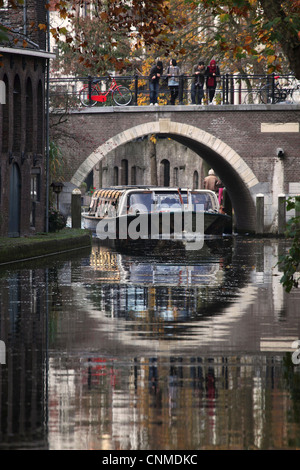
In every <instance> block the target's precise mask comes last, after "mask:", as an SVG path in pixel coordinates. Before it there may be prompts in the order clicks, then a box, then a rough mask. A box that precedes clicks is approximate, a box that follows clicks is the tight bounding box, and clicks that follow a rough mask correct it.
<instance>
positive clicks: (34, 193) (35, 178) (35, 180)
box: [30, 169, 41, 227]
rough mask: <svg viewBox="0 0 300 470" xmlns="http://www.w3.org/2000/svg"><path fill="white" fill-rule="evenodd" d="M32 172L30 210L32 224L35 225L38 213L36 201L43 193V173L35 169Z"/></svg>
mask: <svg viewBox="0 0 300 470" xmlns="http://www.w3.org/2000/svg"><path fill="white" fill-rule="evenodd" d="M33 171H34V173H32V174H31V182H30V196H31V211H30V225H31V227H35V214H36V203H37V202H39V201H40V194H41V177H40V176H41V175H40V170H39V169H36V170H33Z"/></svg>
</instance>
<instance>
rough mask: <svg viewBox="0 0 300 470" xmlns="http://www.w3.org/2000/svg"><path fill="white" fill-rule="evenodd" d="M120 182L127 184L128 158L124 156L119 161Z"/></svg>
mask: <svg viewBox="0 0 300 470" xmlns="http://www.w3.org/2000/svg"><path fill="white" fill-rule="evenodd" d="M121 184H122V185H125V186H126V185H128V160H126V158H124V159H123V160H122V161H121Z"/></svg>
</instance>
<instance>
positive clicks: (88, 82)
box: [50, 74, 300, 109]
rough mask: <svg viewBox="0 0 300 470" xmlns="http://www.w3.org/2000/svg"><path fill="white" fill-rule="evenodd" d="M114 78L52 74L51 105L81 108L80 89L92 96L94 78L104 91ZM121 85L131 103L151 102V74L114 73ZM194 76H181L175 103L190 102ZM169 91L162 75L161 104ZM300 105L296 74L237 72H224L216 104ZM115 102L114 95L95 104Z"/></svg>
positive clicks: (103, 104) (217, 87)
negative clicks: (149, 77) (242, 73)
mask: <svg viewBox="0 0 300 470" xmlns="http://www.w3.org/2000/svg"><path fill="white" fill-rule="evenodd" d="M111 78H112V77H109V76H100V77H91V76H89V77H55V78H54V77H52V78H51V79H50V108H52V109H67V108H73V107H80V106H81V101H80V92H81V91H82V89H83V88H84V87H87V89H88V93H89V95H90V96H91V94H92V93H91V91H92V88H93V86H94V80H95V79H97V81H98V86H99V88H100V89H101V91H103V92H105V90H107V89H108V82H109V81H110V80H111ZM114 78H115V80H116V82H117V83H118V84H119V85H124V86H126V87H127V88H129V89H130V90H131V92H132V99H131V102H130V104H129V105H131V106H145V105H148V104H149V79H148V76H141V75H134V76H114ZM193 80H194V77H193V76H191V75H181V76H180V77H179V93H178V99H177V101H176V104H180V105H189V104H191V85H192V82H193ZM169 99H170V91H169V88H168V84H167V77H166V76H163V77H162V78H161V80H160V87H159V104H169ZM283 102H284V103H292V104H300V81H299V80H297V79H295V77H294V76H293V75H277V74H271V75H237V74H223V75H221V76H220V79H219V81H218V83H217V86H216V90H215V96H214V103H215V104H223V105H228V104H231V105H241V104H249V105H251V104H276V103H283ZM202 104H204V105H206V104H208V93H207V89H206V85H204V98H203V100H202ZM111 105H114V102H113V100H112V97H109V96H108V97H107V99H106V101H105V102H102V103H101V102H99V103H97V104H96V106H111Z"/></svg>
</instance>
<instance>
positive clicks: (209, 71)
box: [205, 60, 220, 104]
mask: <svg viewBox="0 0 300 470" xmlns="http://www.w3.org/2000/svg"><path fill="white" fill-rule="evenodd" d="M205 75H206V88H207V90H208V99H209V104H212V101H213V99H214V96H215V91H216V87H217V80H218V79H219V78H220V70H219V67H218V66H217V64H216V61H215V60H211V61H210V64H209V66H208V67H207V68H206V71H205Z"/></svg>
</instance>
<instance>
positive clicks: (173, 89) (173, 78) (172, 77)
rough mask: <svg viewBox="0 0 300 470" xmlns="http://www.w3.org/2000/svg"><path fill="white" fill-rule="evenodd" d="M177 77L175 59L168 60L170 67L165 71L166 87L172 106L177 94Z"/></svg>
mask: <svg viewBox="0 0 300 470" xmlns="http://www.w3.org/2000/svg"><path fill="white" fill-rule="evenodd" d="M179 75H180V70H179V67H178V65H177V62H176V60H175V59H171V60H170V65H169V67H168V69H167V77H168V87H169V90H170V93H171V100H170V102H171V104H172V105H174V104H175V101H176V98H177V96H178V93H179Z"/></svg>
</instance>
